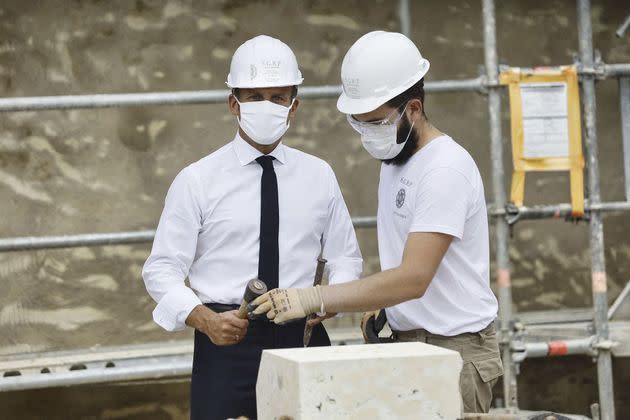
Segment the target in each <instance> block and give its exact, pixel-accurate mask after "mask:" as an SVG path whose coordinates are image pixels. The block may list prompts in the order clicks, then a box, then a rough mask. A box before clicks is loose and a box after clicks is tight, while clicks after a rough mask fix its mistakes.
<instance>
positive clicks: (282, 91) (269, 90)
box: [241, 86, 293, 95]
mask: <svg viewBox="0 0 630 420" xmlns="http://www.w3.org/2000/svg"><path fill="white" fill-rule="evenodd" d="M292 91H293V87H292V86H281V87H265V88H242V89H241V92H242V93H243V94H245V95H247V94H252V93H255V94H259V95H290V94H291V92H292Z"/></svg>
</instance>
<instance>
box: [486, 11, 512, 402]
mask: <svg viewBox="0 0 630 420" xmlns="http://www.w3.org/2000/svg"><path fill="white" fill-rule="evenodd" d="M482 12H483V44H484V59H485V67H486V77H487V79H488V85H489V86H488V89H489V92H488V115H489V119H490V143H491V148H490V155H491V160H492V193H493V197H494V206H495V207H496V208H503V207H504V206H505V204H506V198H505V179H504V177H505V171H504V168H503V136H502V134H501V92H500V90H499V89H500V87H499V86H498V76H499V63H498V58H497V37H496V16H495V9H494V0H483V1H482ZM508 230H509V229H508V225H507V222H506V220H505V219H504V218H499V219H497V220H496V224H495V235H496V263H497V286H498V296H499V320H500V331H499V332H500V335H499V336H500V343H501V355H502V360H503V370H504V374H503V393H504V398H505V404H506V407H507V408H508V409H511V408H514V409H516V408H517V407H518V401H517V394H516V392H517V389H516V385H517V384H516V374H515V373H516V369H515V366H514V364H513V363H512V353H511V351H510V340H511V331H510V322H511V319H512V289H511V286H510V266H509V264H510V262H509V259H508V239H509V236H508Z"/></svg>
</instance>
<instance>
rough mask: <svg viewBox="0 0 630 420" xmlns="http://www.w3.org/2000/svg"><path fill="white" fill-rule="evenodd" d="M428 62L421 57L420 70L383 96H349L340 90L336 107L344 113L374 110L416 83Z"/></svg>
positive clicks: (424, 73) (423, 74)
mask: <svg viewBox="0 0 630 420" xmlns="http://www.w3.org/2000/svg"><path fill="white" fill-rule="evenodd" d="M429 67H430V63H429V60H427V59H423V61H422V64H421V70H420V71H419V72H418V73H417V74H416V75H415V76H414V77H412V78H411V79H409V80H408V81H407V83H405V84H403V85H401V86H399V87H398V88H397V89H393V90H391V91H390V92H388V94H387V95H383V96H372V97H369V98H351V97H350V96H348V95H346V93H345V92H341V95H340V96H339V99H337V109H338V110H339V111H340V112H343V113H344V114H351V115H356V114H365V113H367V112H371V111H374V110H375V109H376V108H378V107H379V106H381V105H383V104H384V103H386V102H387V101H389V100H390V99H393V98H395V97H396V96H398V95H400V94H401V93H403V92H404V91H406V90H407V89H409V88H410V87H412V86H413V85H415V84H416V83H418V82H419V81H420V79H422V78H423V77H424V76H425V75H426V74H427V72H428V71H429Z"/></svg>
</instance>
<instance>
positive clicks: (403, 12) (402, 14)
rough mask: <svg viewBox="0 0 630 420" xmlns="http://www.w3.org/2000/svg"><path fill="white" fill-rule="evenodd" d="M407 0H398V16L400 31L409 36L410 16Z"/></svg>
mask: <svg viewBox="0 0 630 420" xmlns="http://www.w3.org/2000/svg"><path fill="white" fill-rule="evenodd" d="M410 14H411V13H410V9H409V0H399V1H398V18H399V19H400V32H402V33H403V34H404V35H405V36H406V37H407V38H411V17H410Z"/></svg>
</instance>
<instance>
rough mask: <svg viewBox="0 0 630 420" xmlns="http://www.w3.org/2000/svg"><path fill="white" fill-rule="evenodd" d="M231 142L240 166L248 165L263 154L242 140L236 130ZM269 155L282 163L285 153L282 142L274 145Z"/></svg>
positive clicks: (284, 160)
mask: <svg viewBox="0 0 630 420" xmlns="http://www.w3.org/2000/svg"><path fill="white" fill-rule="evenodd" d="M233 143H234V151H235V152H236V157H237V158H238V160H239V162H240V163H241V166H245V165H249V164H250V163H252V162H253V161H255V160H256V158H258V157H260V156H263V154H262V153H260V151H259V150H258V149H256V148H255V147H253V146H252V145H250V144H249V143H247V142H246V141H245V140H243V138H242V137H241V135H240V134H239V132H238V131H237V132H236V136H235V137H234V141H233ZM269 156H273V157H274V158H276V160H277V161H278V162H280V163H281V164H284V163H285V162H286V154H285V152H284V145H283V144H282V142H280V143H279V144H278V145H277V146H276V148H275V149H273V151H272V152H271V153H269Z"/></svg>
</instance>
